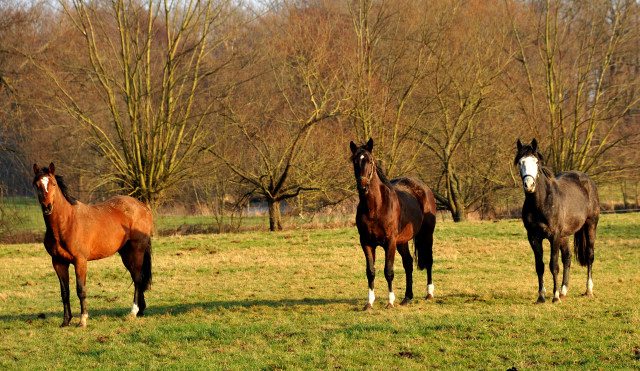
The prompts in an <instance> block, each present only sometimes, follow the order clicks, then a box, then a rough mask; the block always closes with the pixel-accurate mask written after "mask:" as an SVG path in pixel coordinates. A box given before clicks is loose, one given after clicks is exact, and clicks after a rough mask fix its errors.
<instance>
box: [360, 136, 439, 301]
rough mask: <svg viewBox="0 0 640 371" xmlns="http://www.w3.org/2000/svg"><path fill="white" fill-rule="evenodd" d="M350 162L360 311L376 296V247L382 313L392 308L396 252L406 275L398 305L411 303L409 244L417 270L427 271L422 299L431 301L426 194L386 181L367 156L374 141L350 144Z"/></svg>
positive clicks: (430, 219) (412, 184)
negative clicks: (360, 267) (359, 255)
mask: <svg viewBox="0 0 640 371" xmlns="http://www.w3.org/2000/svg"><path fill="white" fill-rule="evenodd" d="M350 147H351V152H352V156H351V161H352V162H353V170H354V172H355V177H356V183H357V188H358V195H359V197H360V203H359V204H358V211H357V214H356V225H357V227H358V232H359V233H360V244H361V245H362V250H363V251H364V256H365V258H366V260H367V279H368V281H369V298H368V301H367V304H366V305H365V307H364V310H370V309H373V301H374V300H375V295H374V292H373V282H374V279H375V266H374V264H375V260H376V247H377V246H378V245H380V246H382V247H383V248H384V252H385V265H384V276H385V278H386V279H387V284H388V286H389V301H388V304H387V309H389V308H393V304H394V301H395V295H394V293H393V261H394V259H395V255H396V249H397V250H398V251H399V252H400V256H401V257H402V265H403V267H404V270H405V272H406V277H407V287H406V290H405V297H404V299H403V300H402V302H401V303H400V305H406V304H409V302H411V299H413V278H412V273H413V258H412V256H411V252H410V251H409V240H411V239H413V240H414V243H415V254H416V260H417V262H418V269H424V268H426V269H427V280H428V281H427V299H432V298H433V290H434V286H433V282H432V281H431V267H432V265H433V249H432V246H433V230H434V229H435V226H436V201H435V198H434V196H433V192H431V189H429V187H427V186H426V185H425V184H424V183H422V182H421V181H420V180H418V179H415V178H406V177H403V178H396V179H393V180H392V181H389V180H388V179H387V177H386V176H385V175H384V173H383V172H382V170H381V169H380V168H379V167H378V166H377V165H376V162H375V160H374V158H373V155H372V152H371V151H372V150H373V140H372V139H369V141H368V142H367V144H365V145H363V146H360V147H358V146H357V145H355V144H354V143H353V142H351V143H350Z"/></svg>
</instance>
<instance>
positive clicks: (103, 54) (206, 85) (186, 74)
mask: <svg viewBox="0 0 640 371" xmlns="http://www.w3.org/2000/svg"><path fill="white" fill-rule="evenodd" d="M60 5H61V6H62V9H63V10H64V13H65V14H66V16H67V19H68V20H69V21H70V22H71V24H72V25H73V28H75V30H76V32H78V33H79V34H80V35H81V39H82V40H83V43H84V46H85V52H86V58H87V59H86V61H85V62H84V63H83V64H82V65H70V62H68V61H67V62H66V63H64V64H62V63H61V64H58V65H56V66H54V67H51V66H50V65H49V64H46V63H39V64H38V66H39V67H40V68H41V69H42V71H43V72H44V73H45V74H46V76H48V77H49V78H50V79H51V80H52V81H53V82H54V84H55V86H56V87H57V89H58V94H57V104H56V105H55V106H54V107H51V108H54V109H57V110H58V111H63V112H65V113H66V114H68V115H70V116H72V117H73V118H74V119H75V120H76V121H77V122H78V123H80V124H81V125H83V126H84V127H85V128H86V129H88V132H89V136H90V141H91V144H92V145H93V146H94V148H97V150H98V151H99V152H100V153H101V154H102V155H103V156H105V157H106V158H107V159H108V160H109V162H110V164H111V165H112V166H113V170H114V171H113V172H112V173H109V174H104V175H103V183H109V182H115V183H116V184H118V185H119V186H121V187H122V188H124V189H125V190H126V191H127V192H128V193H129V194H131V195H133V196H135V197H137V198H139V199H141V200H143V201H145V202H147V203H149V204H151V205H154V204H155V203H156V202H157V201H158V200H159V199H160V197H161V196H162V195H163V193H164V192H165V191H166V190H167V189H169V188H171V187H172V186H175V185H176V184H178V182H179V181H180V180H182V179H184V178H185V177H187V176H189V175H191V173H190V172H191V169H190V166H189V165H190V164H191V162H192V161H193V160H194V158H195V156H196V155H197V151H198V150H199V149H200V144H201V140H202V139H203V137H204V135H203V133H204V130H203V126H204V124H205V123H206V122H207V120H209V119H210V117H211V115H212V113H213V112H214V110H215V108H216V104H217V102H218V99H217V98H218V97H220V96H221V95H223V94H224V90H225V87H223V86H222V87H221V86H219V84H218V83H217V81H216V76H217V75H218V74H219V73H220V71H222V70H223V69H224V68H225V67H226V66H228V65H230V64H231V63H232V61H233V60H234V53H233V52H232V50H233V43H234V40H235V39H234V38H235V37H236V36H237V32H236V31H237V29H239V28H238V27H235V26H239V25H240V24H241V22H242V20H241V14H240V13H239V12H238V9H239V8H238V7H237V6H236V5H235V2H233V1H231V0H203V1H200V0H187V1H177V0H176V1H171V0H163V1H153V0H151V1H148V2H140V1H135V0H103V1H91V2H87V1H82V0H71V1H69V2H67V1H61V2H60ZM36 63H37V62H36ZM78 81H80V82H81V83H82V85H81V86H78V85H77V84H75V85H74V83H76V82H78ZM87 91H90V92H93V93H94V94H95V95H97V96H98V97H99V98H98V99H97V103H96V101H93V102H92V103H93V104H87V102H85V99H86V93H87Z"/></svg>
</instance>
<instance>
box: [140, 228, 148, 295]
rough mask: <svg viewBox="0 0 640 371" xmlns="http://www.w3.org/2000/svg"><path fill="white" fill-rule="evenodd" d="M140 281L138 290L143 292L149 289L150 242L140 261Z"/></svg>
mask: <svg viewBox="0 0 640 371" xmlns="http://www.w3.org/2000/svg"><path fill="white" fill-rule="evenodd" d="M141 273H142V280H141V282H140V288H141V289H142V292H145V291H146V290H147V289H149V288H150V287H151V240H149V244H148V245H147V248H146V249H145V251H144V258H143V259H142V272H141Z"/></svg>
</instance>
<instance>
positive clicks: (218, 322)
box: [0, 214, 640, 370]
mask: <svg viewBox="0 0 640 371" xmlns="http://www.w3.org/2000/svg"><path fill="white" fill-rule="evenodd" d="M639 225H640V214H617V215H614V214H611V215H603V216H602V217H601V220H600V224H599V227H598V240H597V243H596V261H595V264H594V284H595V286H594V293H595V297H593V298H586V297H582V296H580V294H582V293H583V292H584V290H585V281H586V268H584V267H580V266H579V264H577V262H575V261H574V262H573V264H572V270H571V281H570V287H569V293H568V296H567V298H566V299H565V300H563V301H562V302H561V303H558V304H552V303H551V301H550V300H548V302H547V303H546V304H542V305H536V304H534V302H535V300H536V298H537V279H536V274H535V269H534V258H533V253H532V251H531V249H530V247H529V245H528V243H527V239H526V234H525V230H524V227H523V226H522V223H521V221H519V220H503V221H498V222H464V223H451V222H444V223H439V224H438V225H437V226H436V232H435V246H434V259H435V262H434V284H435V294H436V298H435V300H432V301H425V300H424V296H425V294H426V273H425V272H424V271H417V270H416V271H415V272H414V292H415V294H416V298H415V299H414V301H413V302H412V304H411V305H409V306H406V307H400V306H396V308H394V309H391V310H385V309H384V307H385V305H386V298H387V290H386V283H385V280H384V275H383V272H382V271H383V269H382V268H383V264H384V261H383V259H380V258H379V259H378V261H377V262H376V268H377V278H376V296H377V300H376V302H375V304H374V310H373V311H371V312H362V311H361V309H362V307H363V306H364V304H365V302H366V296H367V284H366V277H365V263H364V258H363V254H362V250H361V248H360V246H359V244H358V235H357V232H356V230H355V228H354V227H349V228H338V229H292V230H288V231H283V232H272V233H270V232H265V231H250V232H243V233H235V234H216V235H213V234H200V235H188V236H179V235H177V236H165V237H157V238H154V241H153V249H154V252H153V253H154V255H153V269H154V277H153V286H152V289H151V291H149V292H148V293H147V295H146V297H147V303H148V305H149V306H148V308H147V310H146V316H145V317H143V318H131V317H130V316H129V315H128V312H129V310H130V307H131V300H132V296H133V286H132V285H131V283H130V278H129V275H128V273H127V271H126V270H125V268H124V266H122V264H121V261H120V259H119V257H116V256H114V257H111V258H108V259H104V260H100V261H95V262H90V263H89V269H88V279H87V292H88V298H87V306H88V310H89V315H90V318H89V322H88V324H89V326H88V327H87V328H78V327H76V325H77V323H78V322H79V304H78V299H77V297H76V296H75V290H71V291H72V294H71V305H72V312H73V314H74V318H73V319H72V326H70V327H67V328H59V327H58V326H59V325H60V323H61V322H62V304H61V302H60V292H59V286H58V281H57V278H56V275H55V273H54V271H53V269H52V267H51V263H50V258H49V256H48V255H47V253H46V252H45V250H44V248H43V246H42V244H39V243H34V244H19V245H0V276H1V277H3V279H2V281H0V368H2V369H7V368H10V369H16V368H19V369H54V368H65V369H67V368H69V369H86V368H98V369H120V368H123V367H128V368H133V369H149V368H163V369H165V368H166V369H190V368H206V369H231V370H246V369H269V370H270V369H364V368H368V369H425V368H427V369H431V368H443V369H466V368H477V369H503V370H506V369H513V368H516V369H550V368H556V369H575V368H586V369H598V368H599V369H638V368H640V290H639V287H640V228H639ZM548 259H549V250H548V243H547V242H546V241H545V262H546V264H548ZM404 278H405V275H404V271H403V269H402V264H401V261H400V259H399V258H398V259H396V265H395V281H394V283H395V293H396V296H397V297H398V302H399V301H400V300H402V298H403V297H404ZM545 279H546V281H545V282H546V286H547V292H548V298H549V299H550V298H551V288H552V287H553V284H552V282H551V275H550V274H549V272H548V269H547V272H546V273H545ZM74 284H75V280H74V279H72V285H74Z"/></svg>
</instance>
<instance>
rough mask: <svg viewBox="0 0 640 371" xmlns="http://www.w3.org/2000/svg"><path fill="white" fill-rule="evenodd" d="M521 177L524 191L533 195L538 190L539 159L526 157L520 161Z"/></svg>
mask: <svg viewBox="0 0 640 371" xmlns="http://www.w3.org/2000/svg"><path fill="white" fill-rule="evenodd" d="M519 163H520V176H521V177H522V183H523V185H524V190H525V191H526V192H529V193H533V192H534V191H535V190H536V179H537V177H538V159H537V158H536V157H535V156H526V157H523V158H521V159H520V161H519Z"/></svg>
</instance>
